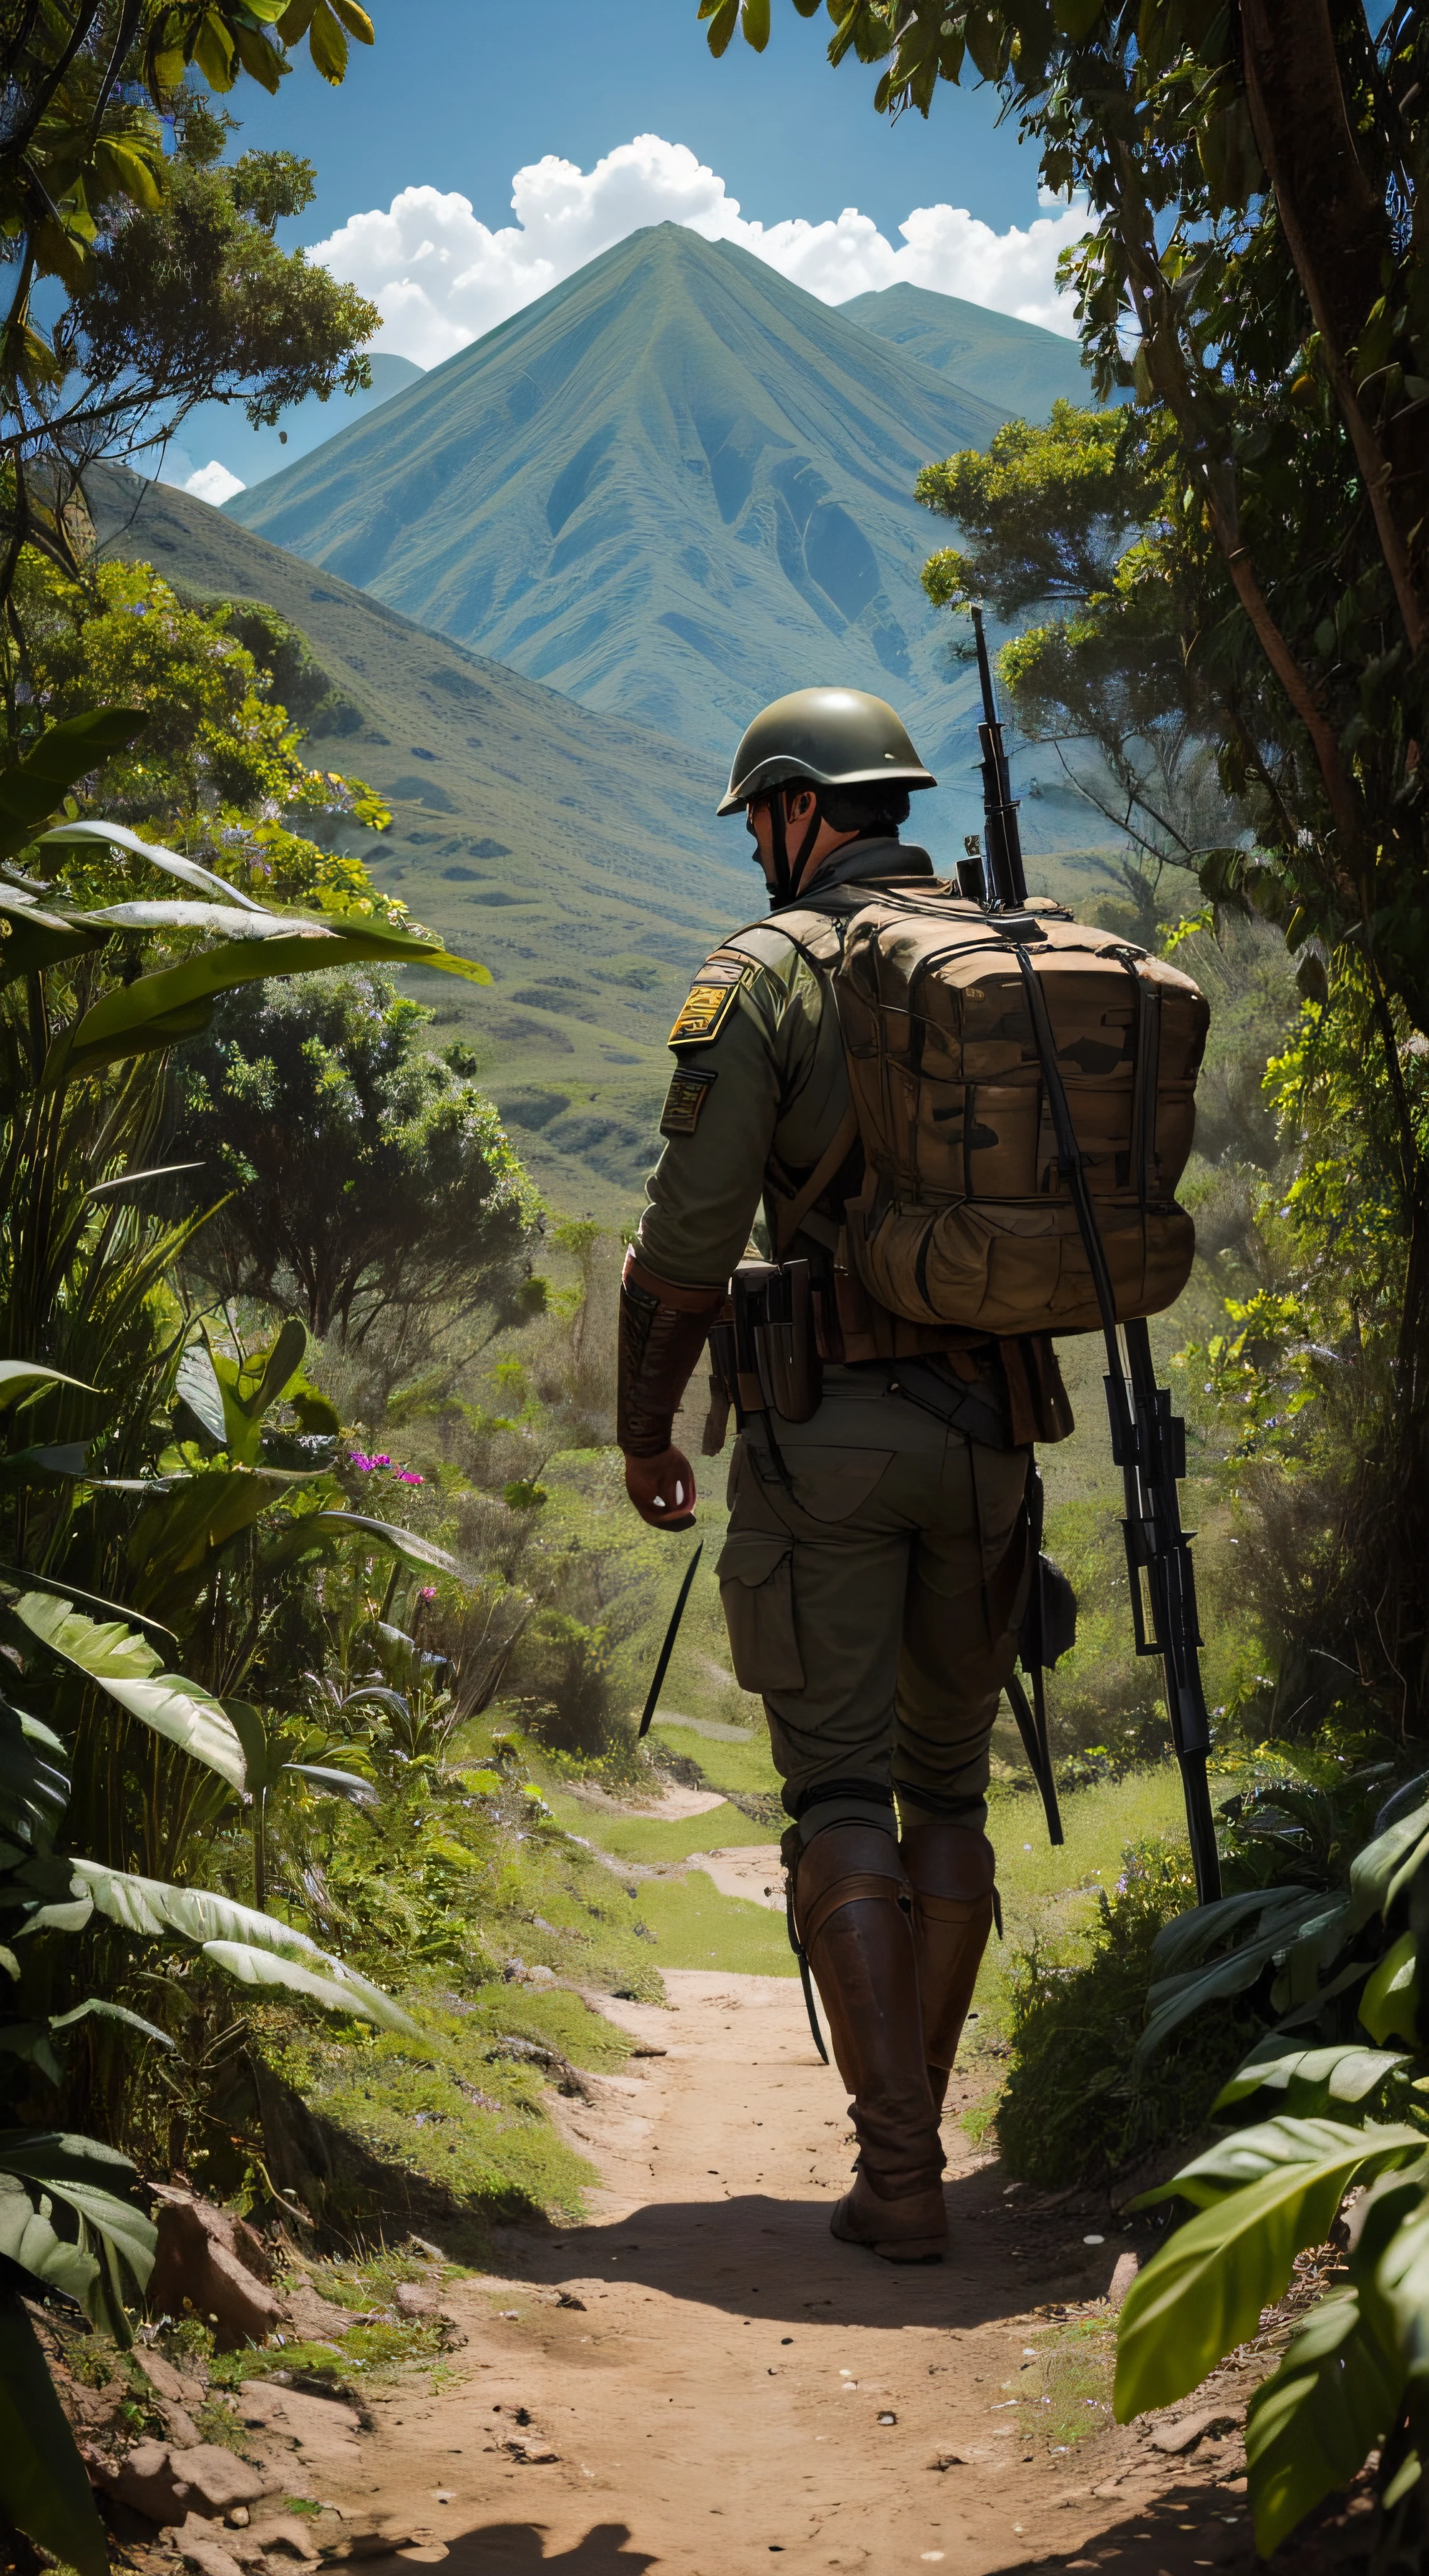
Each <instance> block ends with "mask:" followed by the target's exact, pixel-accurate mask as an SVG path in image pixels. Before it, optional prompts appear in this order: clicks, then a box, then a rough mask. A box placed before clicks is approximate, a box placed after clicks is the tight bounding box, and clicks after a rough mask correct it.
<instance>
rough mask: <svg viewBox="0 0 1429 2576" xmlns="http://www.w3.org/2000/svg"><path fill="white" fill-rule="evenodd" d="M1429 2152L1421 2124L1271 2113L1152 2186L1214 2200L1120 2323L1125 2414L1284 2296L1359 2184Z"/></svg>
mask: <svg viewBox="0 0 1429 2576" xmlns="http://www.w3.org/2000/svg"><path fill="white" fill-rule="evenodd" d="M1424 2153H1425V2141H1424V2139H1423V2137H1422V2136H1421V2135H1420V2133H1419V2131H1418V2130H1417V2129H1410V2128H1406V2127H1397V2126H1396V2127H1384V2128H1377V2127H1374V2126H1369V2127H1366V2128H1364V2129H1347V2128H1343V2127H1341V2126H1340V2125H1339V2124H1338V2123H1337V2122H1335V2121H1333V2120H1288V2119H1287V2120H1275V2121H1267V2122H1266V2123H1265V2124H1264V2125H1263V2126H1261V2127H1260V2128H1257V2129H1250V2130H1244V2131H1242V2132H1240V2133H1239V2134H1238V2135H1237V2136H1235V2137H1233V2138H1229V2139H1227V2140H1225V2141H1224V2142H1223V2143H1222V2144H1221V2145H1219V2146H1217V2147H1214V2148H1212V2149H1210V2150H1209V2151H1208V2152H1207V2154H1206V2155H1204V2156H1198V2157H1197V2158H1196V2159H1195V2161H1194V2163H1193V2164H1191V2165H1190V2166H1188V2167H1186V2168H1185V2169H1184V2170H1183V2171H1182V2172H1181V2173H1179V2174H1178V2175H1176V2176H1175V2178H1174V2180H1173V2181H1172V2182H1170V2183H1168V2184H1166V2185H1165V2186H1164V2187H1163V2188H1162V2189H1160V2190H1158V2191H1155V2192H1148V2193H1146V2194H1145V2195H1144V2199H1145V2200H1146V2201H1152V2200H1164V2199H1169V2198H1172V2197H1174V2196H1175V2195H1177V2194H1180V2195H1182V2196H1184V2197H1185V2198H1187V2199H1189V2200H1192V2201H1197V2202H1200V2203H1201V2204H1202V2206H1200V2207H1199V2208H1198V2210H1197V2213H1196V2215H1195V2217H1194V2218H1191V2219H1188V2220H1187V2222H1186V2224H1185V2225H1184V2226H1183V2227H1179V2228H1178V2229H1177V2231H1176V2233H1175V2235H1174V2236H1173V2237H1172V2238H1171V2240H1170V2242H1169V2243H1168V2244H1166V2245H1164V2246H1162V2247H1161V2249H1160V2251H1159V2252H1158V2253H1156V2254H1154V2255H1153V2256H1152V2259H1151V2261H1150V2262H1149V2263H1148V2264H1147V2266H1146V2268H1145V2270H1144V2271H1142V2272H1140V2273H1138V2275H1137V2277H1136V2279H1135V2281H1133V2283H1132V2285H1131V2288H1130V2290H1129V2291H1128V2293H1127V2296H1126V2301H1125V2304H1124V2306H1123V2308H1122V2310H1121V2314H1120V2317H1119V2320H1118V2325H1117V2362H1116V2391H1115V2405H1116V2417H1117V2421H1118V2423H1123V2424H1124V2423H1126V2422H1127V2421H1128V2420H1129V2418H1130V2417H1131V2416H1133V2415H1140V2414H1142V2413H1144V2412H1145V2411H1146V2409H1147V2408H1148V2407H1153V2406H1169V2405H1172V2404H1173V2403H1174V2402H1175V2400H1176V2399H1177V2398H1178V2397H1184V2396H1185V2395H1186V2394H1187V2392H1188V2390H1190V2389H1192V2388H1196V2387H1198V2386H1199V2384H1200V2382H1201V2381H1202V2380H1203V2379H1204V2378H1205V2376H1206V2374H1207V2372H1208V2371H1209V2370H1212V2369H1214V2367H1215V2365H1216V2363H1217V2362H1218V2361H1220V2360H1221V2359H1222V2358H1223V2357H1224V2355H1225V2354H1226V2353H1228V2352H1230V2351H1232V2350H1233V2349H1234V2347H1235V2346H1236V2345H1237V2344H1239V2343H1244V2342H1245V2341H1246V2340H1247V2339H1248V2338H1249V2337H1250V2336H1251V2335H1253V2334H1254V2333H1255V2332H1256V2331H1257V2329H1258V2327H1259V2324H1260V2316H1261V2311H1262V2309H1264V2308H1267V2307H1272V2306H1273V2305H1274V2303H1275V2301H1276V2300H1277V2299H1278V2298H1280V2297H1282V2296H1283V2294H1284V2291H1285V2287H1286V2284H1287V2283H1288V2281H1289V2279H1290V2273H1291V2268H1292V2266H1293V2264H1294V2260H1295V2257H1296V2255H1297V2254H1298V2253H1300V2252H1301V2251H1302V2249H1303V2248H1304V2247H1305V2246H1307V2245H1320V2244H1323V2242H1324V2240H1325V2237H1326V2236H1327V2235H1328V2233H1329V2230H1330V2224H1331V2221H1332V2220H1333V2218H1334V2215H1335V2212H1336V2210H1337V2209H1338V2208H1339V2205H1340V2202H1341V2201H1342V2199H1343V2198H1344V2195H1345V2193H1346V2192H1347V2191H1348V2190H1349V2189H1350V2187H1351V2185H1352V2184H1353V2183H1355V2182H1357V2181H1364V2180H1367V2179H1368V2178H1369V2177H1370V2176H1371V2175H1373V2174H1377V2173H1380V2172H1383V2171H1384V2170H1385V2169H1386V2168H1388V2167H1390V2166H1393V2165H1397V2164H1405V2163H1407V2162H1408V2161H1409V2159H1410V2158H1411V2157H1413V2156H1422V2155H1423V2154H1424ZM1242 2177H1248V2178H1247V2179H1242ZM1238 2183H1239V2185H1240V2187H1239V2188H1238V2187H1237V2184H1238ZM1207 2203H1209V2206H1207V2205H1205V2204H1207Z"/></svg>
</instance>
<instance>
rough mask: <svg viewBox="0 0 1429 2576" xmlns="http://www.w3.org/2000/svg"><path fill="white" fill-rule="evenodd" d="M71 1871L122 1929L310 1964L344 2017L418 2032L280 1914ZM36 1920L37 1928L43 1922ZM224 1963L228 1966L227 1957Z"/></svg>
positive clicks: (126, 1876) (77, 1864) (120, 1876)
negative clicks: (335, 1992)
mask: <svg viewBox="0 0 1429 2576" xmlns="http://www.w3.org/2000/svg"><path fill="white" fill-rule="evenodd" d="M68 1867H69V1870H70V1874H71V1883H72V1887H73V1891H74V1895H75V1896H76V1897H77V1898H80V1899H87V1900H88V1902H89V1904H90V1905H91V1907H92V1908H94V1909H97V1911H98V1912H99V1913H101V1914H103V1915H105V1916H107V1918H108V1920H109V1921H110V1922H111V1923H117V1924H118V1925H119V1926H120V1929H121V1930H122V1931H126V1932H136V1933H141V1934H145V1935H147V1936H148V1937H150V1938H157V1937H160V1936H162V1935H163V1934H165V1933H177V1934H178V1936H179V1938H180V1939H182V1940H185V1941H193V1942H195V1943H196V1944H197V1945H198V1946H199V1947H200V1948H201V1949H203V1950H204V1951H208V1950H209V1949H210V1948H211V1947H212V1945H214V1944H217V1945H218V1947H219V1949H220V1950H221V1951H223V1952H225V1953H226V1952H227V1950H228V1949H229V1948H230V1947H234V1946H236V1947H238V1948H241V1949H244V1950H262V1951H264V1952H267V1953H270V1954H271V1955H272V1956H273V1957H274V1958H276V1959H289V1960H296V1961H297V1962H298V1964H299V1965H302V1966H307V1967H309V1970H310V1973H314V1974H319V1975H321V1976H324V1977H327V1978H330V1979H331V1980H332V1982H333V1984H334V1985H335V1986H336V1987H337V1988H339V1989H340V1991H341V1994H342V1999H343V2000H342V2009H343V2011H344V2012H355V2013H360V2014H364V2015H365V2016H366V2018H367V2019H368V2020H369V2021H375V2022H376V2023H378V2024H379V2026H380V2027H381V2028H382V2029H384V2030H398V2031H403V2032H405V2033H406V2034H407V2035H408V2037H414V2036H415V2034H416V2027H417V2026H416V2023H415V2022H414V2021H412V2020H411V2018H410V2017H409V2015H408V2014H406V2013H404V2012H403V2010H402V2008H401V2006H400V2005H399V2004H395V2003H393V2001H392V1999H391V1997H390V1995H385V1994H384V1993H383V1991H382V1989H381V1987H380V1986H374V1985H372V1984H370V1983H369V1981H368V1980H367V1978H366V1977H360V1976H358V1974H357V1972H356V1970H355V1969H353V1968H348V1967H345V1966H344V1965H343V1962H342V1961H341V1959H336V1958H334V1957H333V1955H332V1953H331V1952H330V1951H328V1950H321V1949H319V1947H318V1945H317V1943H316V1941H312V1940H310V1939H309V1937H308V1935H307V1933H306V1932H299V1931H298V1930H297V1929H296V1927H295V1926H294V1925H293V1924H291V1923H282V1922H280V1921H279V1920H278V1918H277V1916H276V1915H273V1914H260V1913H258V1912H257V1911H256V1909H255V1908H254V1907H252V1906H249V1905H237V1904H235V1903H234V1901H233V1899H232V1898H231V1897H227V1896H219V1895H217V1894H215V1893H214V1891H213V1890H212V1889H210V1888H202V1887H169V1886H166V1885H165V1884H164V1882H163V1881H162V1880H161V1879H156V1878H140V1877H138V1876H136V1875H135V1874H133V1873H132V1872H130V1871H128V1870H119V1869H109V1868H107V1867H106V1866H105V1864H104V1863H103V1862H102V1861H96V1860H72V1861H71V1862H69V1864H68ZM33 1919H34V1921H35V1923H36V1925H37V1926H38V1925H39V1923H40V1918H39V1917H35V1918H33ZM219 1964H220V1965H222V1966H228V1965H229V1961H228V1959H227V1957H226V1956H224V1957H223V1958H222V1959H221V1960H220V1963H219Z"/></svg>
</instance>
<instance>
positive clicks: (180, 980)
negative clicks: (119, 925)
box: [43, 913, 491, 1089]
mask: <svg viewBox="0 0 1429 2576" xmlns="http://www.w3.org/2000/svg"><path fill="white" fill-rule="evenodd" d="M296 919H297V921H298V925H299V926H298V927H296V928H295V927H294V921H295V916H293V915H292V914H287V915H283V914H278V913H254V914H251V915H249V916H247V917H246V924H245V933H244V936H243V938H242V939H224V940H219V941H216V942H215V944H214V946H213V947H212V948H205V949H202V950H200V952H199V953H198V955H197V956H194V957H186V958H185V959H184V960H183V962H182V963H181V964H180V965H177V966H165V967H161V968H159V969H158V970H157V971H155V972H154V973H152V974H148V975H139V976H136V978H135V980H134V982H133V983H132V984H126V985H120V986H116V987H115V988H114V990H113V991H111V992H108V993H106V994H105V995H104V996H103V998H102V999H101V1000H100V1001H98V1002H96V1003H95V1004H94V1006H93V1008H92V1009H91V1010H88V1011H86V1013H85V1015H84V1017H83V1019H82V1020H81V1021H80V1022H79V1023H78V1025H77V1027H75V1028H74V1029H72V1030H68V1031H66V1033H65V1035H64V1036H63V1037H61V1038H59V1039H57V1040H56V1041H55V1044H54V1046H53V1047H52V1048H51V1050H50V1059H49V1062H48V1063H47V1065H46V1068H45V1072H44V1076H43V1087H44V1088H46V1089H50V1088H52V1087H53V1086H54V1085H55V1084H57V1083H60V1082H63V1081H68V1080H70V1079H72V1078H73V1076H74V1075H76V1074H79V1073H94V1072H97V1071H98V1070H99V1068H100V1067H101V1066H103V1065H106V1064H117V1063H119V1062H120V1061H121V1060H122V1059H123V1058H125V1057H127V1056H134V1055H144V1054H146V1053H147V1052H149V1051H150V1050H151V1049H153V1048H155V1047H165V1046H170V1045H172V1044H173V1042H174V1041H175V1040H176V1039H177V1038H181V1037H193V1036H194V1035H196V1034H197V1032H198V1031H199V1030H201V1029H204V1028H206V1027H207V1026H208V1022H209V1019H210V1017H211V1015H212V1008H213V1004H214V1002H215V1001H216V1000H217V999H218V997H219V996H220V994H223V993H231V992H233V991H235V990H236V989H237V988H238V986H239V985H241V984H256V983H263V982H266V981H267V980H268V979H269V978H270V977H274V976H278V975H305V974H315V973H318V972H323V973H326V972H327V971H329V970H330V969H331V968H333V967H336V966H353V965H361V964H365V963H367V962H369V961H370V960H373V959H375V960H377V961H379V962H380V963H381V964H383V965H392V966H408V965H421V966H435V967H439V968H440V969H441V970H442V972H443V973H445V974H451V975H464V976H466V977H468V978H469V979H470V980H471V981H473V982H475V983H479V984H489V983H490V981H491V973H490V969H489V968H488V967H485V966H478V965H477V964H476V962H475V960H474V959H472V958H466V957H453V956H452V955H451V953H450V951H449V950H447V949H445V948H439V947H436V946H433V945H432V944H431V943H430V942H429V941H427V940H423V939H417V938H413V937H410V936H409V935H408V934H406V933H405V932H401V931H394V930H375V929H369V928H366V927H364V928H362V929H359V930H354V929H351V928H349V927H348V926H347V925H346V923H344V925H343V927H342V928H340V929H337V928H334V927H333V926H332V925H331V924H328V923H322V922H305V921H303V919H302V916H300V915H299V916H297V917H296Z"/></svg>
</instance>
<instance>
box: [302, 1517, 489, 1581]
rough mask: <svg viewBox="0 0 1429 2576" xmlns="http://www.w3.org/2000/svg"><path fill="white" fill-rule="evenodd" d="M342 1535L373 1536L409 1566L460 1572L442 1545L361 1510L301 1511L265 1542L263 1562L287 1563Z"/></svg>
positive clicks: (445, 1571)
mask: <svg viewBox="0 0 1429 2576" xmlns="http://www.w3.org/2000/svg"><path fill="white" fill-rule="evenodd" d="M345 1538H368V1539H375V1540H376V1542H377V1544H378V1546H379V1547H385V1548H388V1549H390V1550H391V1553H392V1554H393V1555H394V1556H400V1557H403V1558H405V1560H406V1562H407V1563H408V1564H409V1565H422V1566H434V1567H435V1568H436V1571H437V1572H438V1573H439V1574H457V1573H459V1572H460V1568H459V1566H458V1564H457V1561H456V1558H455V1557H454V1556H449V1555H448V1553H447V1551H446V1549H445V1548H444V1547H436V1546H434V1545H433V1543H432V1541H431V1540H430V1539H429V1538H418V1536H417V1535H416V1532H415V1531H414V1530H405V1529H399V1528H398V1527H397V1526H396V1525H395V1524H394V1523H393V1522H391V1521H375V1520H370V1519H369V1518H368V1516H367V1514H366V1513H365V1512H338V1511H316V1512H304V1514H303V1516H302V1518H301V1519H300V1520H296V1521H294V1522H293V1524H292V1527H291V1528H290V1529H286V1530H283V1531H280V1532H279V1533H278V1534H277V1536H276V1537H274V1538H273V1539H272V1540H270V1541H269V1543H268V1545H267V1546H266V1547H265V1548H264V1550H263V1563H264V1565H265V1567H267V1568H269V1569H270V1570H273V1569H275V1568H276V1567H278V1566H280V1565H290V1564H291V1563H292V1562H293V1561H294V1559H295V1558H297V1557H300V1556H306V1555H307V1554H308V1552H309V1550H310V1549H311V1548H313V1547H316V1546H319V1545H330V1544H331V1543H333V1542H334V1541H337V1540H341V1539H345Z"/></svg>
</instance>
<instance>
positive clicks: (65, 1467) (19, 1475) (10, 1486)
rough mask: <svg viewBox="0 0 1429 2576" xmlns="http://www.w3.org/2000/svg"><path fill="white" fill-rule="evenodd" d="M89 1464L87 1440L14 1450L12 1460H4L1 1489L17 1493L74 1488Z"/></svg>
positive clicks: (0, 1477)
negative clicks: (36, 1488)
mask: <svg viewBox="0 0 1429 2576" xmlns="http://www.w3.org/2000/svg"><path fill="white" fill-rule="evenodd" d="M88 1464H89V1442H88V1441H87V1440H65V1441H62V1442H61V1443H60V1444H59V1445H58V1446H57V1447H54V1448H49V1449H12V1450H11V1452H10V1455H9V1457H8V1458H0V1486H4V1487H5V1488H6V1489H7V1490H9V1491H12V1492H13V1491H14V1490H15V1489H16V1488H20V1489H23V1488H25V1487H27V1486H31V1485H63V1484H71V1485H72V1484H74V1483H75V1482H76V1481H77V1480H78V1478H80V1477H81V1476H82V1475H83V1474H84V1471H85V1468H86V1467H87V1466H88Z"/></svg>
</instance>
